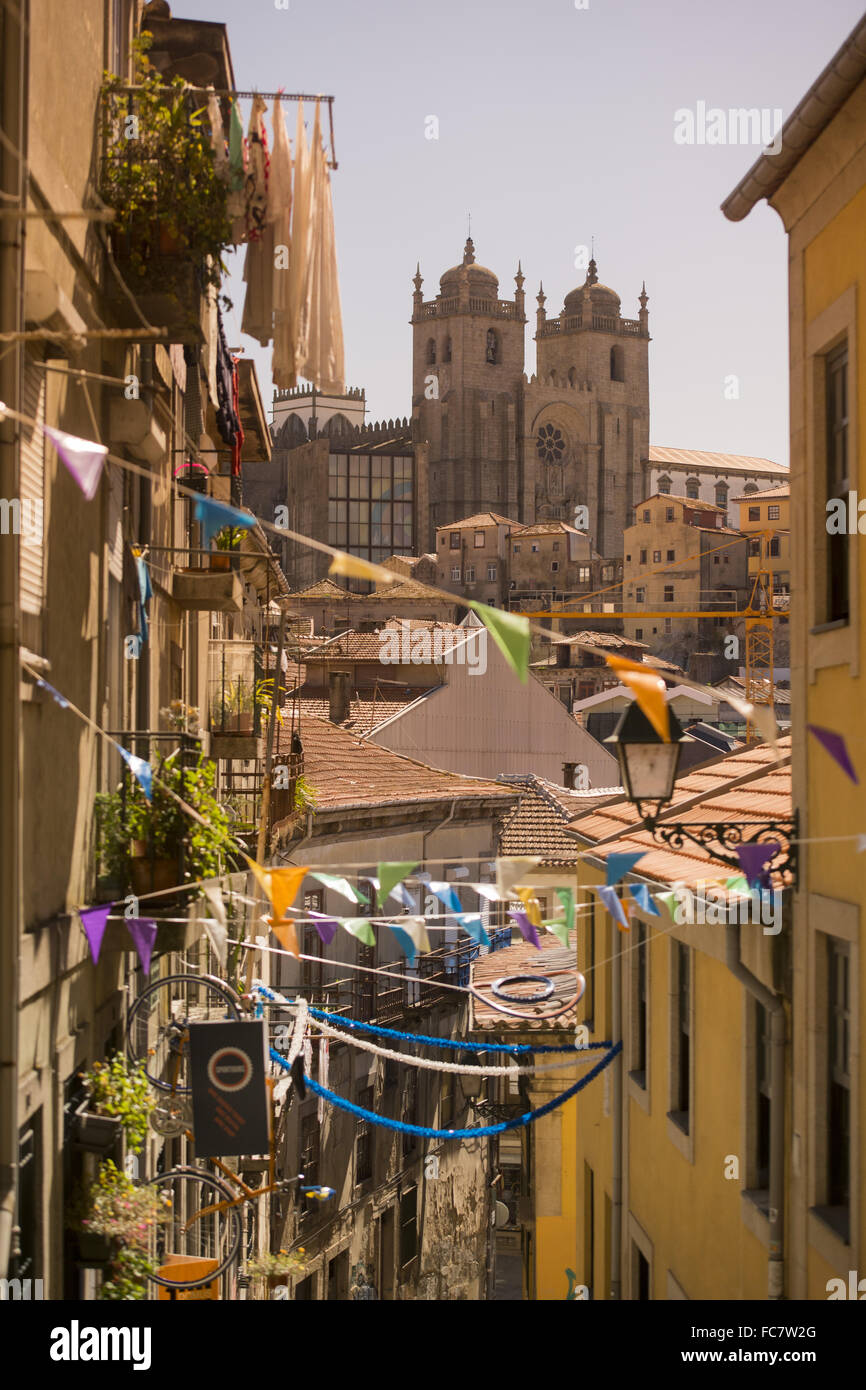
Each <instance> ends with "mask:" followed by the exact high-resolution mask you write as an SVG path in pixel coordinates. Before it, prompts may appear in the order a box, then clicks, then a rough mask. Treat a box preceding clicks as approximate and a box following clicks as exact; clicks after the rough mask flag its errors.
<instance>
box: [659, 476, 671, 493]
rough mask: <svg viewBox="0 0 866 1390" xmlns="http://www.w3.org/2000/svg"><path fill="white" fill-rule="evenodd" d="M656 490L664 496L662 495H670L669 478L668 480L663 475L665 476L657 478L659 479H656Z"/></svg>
mask: <svg viewBox="0 0 866 1390" xmlns="http://www.w3.org/2000/svg"><path fill="white" fill-rule="evenodd" d="M658 491H659V492H660V493H661V494H662V496H664V497H669V496H670V491H671V480H670V478H667V477H665V478H659V481H658Z"/></svg>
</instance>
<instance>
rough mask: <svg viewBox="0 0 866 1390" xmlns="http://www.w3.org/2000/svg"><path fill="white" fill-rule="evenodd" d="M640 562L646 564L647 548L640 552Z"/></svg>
mask: <svg viewBox="0 0 866 1390" xmlns="http://www.w3.org/2000/svg"><path fill="white" fill-rule="evenodd" d="M640 563H641V564H642V565H645V564H646V551H645V550H642V551H641V552H640Z"/></svg>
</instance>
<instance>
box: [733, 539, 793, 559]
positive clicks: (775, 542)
mask: <svg viewBox="0 0 866 1390" xmlns="http://www.w3.org/2000/svg"><path fill="white" fill-rule="evenodd" d="M781 553H782V552H781V541H780V540H779V537H778V536H771V537H770V556H771V558H772V559H774V560H778V558H779V556H780V554H781ZM727 558H728V557H727V555H726V556H725V559H727Z"/></svg>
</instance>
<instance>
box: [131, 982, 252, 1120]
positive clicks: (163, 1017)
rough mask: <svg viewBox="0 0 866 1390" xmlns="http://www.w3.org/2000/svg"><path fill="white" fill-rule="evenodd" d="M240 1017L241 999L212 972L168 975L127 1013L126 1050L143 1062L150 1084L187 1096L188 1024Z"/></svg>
mask: <svg viewBox="0 0 866 1390" xmlns="http://www.w3.org/2000/svg"><path fill="white" fill-rule="evenodd" d="M240 1017H241V1009H240V1000H239V999H238V997H237V995H236V994H235V992H234V990H232V989H231V988H230V987H229V986H228V985H225V984H223V983H222V981H221V980H215V979H214V978H213V977H212V976H210V975H166V977H165V979H163V980H154V982H153V984H152V985H148V986H147V989H145V990H144V991H143V992H142V993H141V994H140V995H139V997H138V999H136V1001H135V1003H134V1004H133V1006H132V1008H131V1009H130V1011H129V1022H128V1024H127V1027H126V1050H127V1052H128V1053H129V1057H130V1059H131V1061H133V1062H142V1063H143V1064H144V1071H145V1075H146V1076H147V1079H148V1081H149V1082H150V1084H151V1085H152V1086H155V1087H156V1088H157V1090H160V1091H170V1092H171V1093H172V1094H177V1095H189V1093H190V1089H191V1088H190V1078H189V1034H188V1033H187V1031H186V1030H187V1024H189V1023H214V1022H217V1021H219V1020H224V1019H239V1018H240Z"/></svg>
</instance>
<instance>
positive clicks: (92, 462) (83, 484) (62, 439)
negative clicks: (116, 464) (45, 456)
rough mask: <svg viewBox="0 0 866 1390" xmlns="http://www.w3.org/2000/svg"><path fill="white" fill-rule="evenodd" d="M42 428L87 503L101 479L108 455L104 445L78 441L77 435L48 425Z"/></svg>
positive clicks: (89, 440) (88, 440)
mask: <svg viewBox="0 0 866 1390" xmlns="http://www.w3.org/2000/svg"><path fill="white" fill-rule="evenodd" d="M42 428H43V430H44V432H45V434H47V435H48V438H49V439H50V440H51V443H52V444H53V445H54V447H55V449H56V450H57V457H58V458H59V459H60V462H61V463H63V464H65V465H66V467H67V468H68V469H69V472H70V473H71V474H72V476H73V478H74V479H75V481H76V482H77V484H78V486H79V487H80V488H81V491H82V492H83V493H84V496H85V497H86V498H87V500H88V502H89V501H90V500H91V499H92V498H93V496H94V495H95V493H96V489H97V488H98V487H99V479H100V478H101V477H102V466H103V464H104V463H105V459H106V455H107V454H108V450H107V449H106V447H105V445H104V444H94V443H93V441H92V440H91V439H79V438H78V437H77V435H74V434H66V433H64V431H63V430H55V429H52V428H51V426H50V425H43V427H42Z"/></svg>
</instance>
